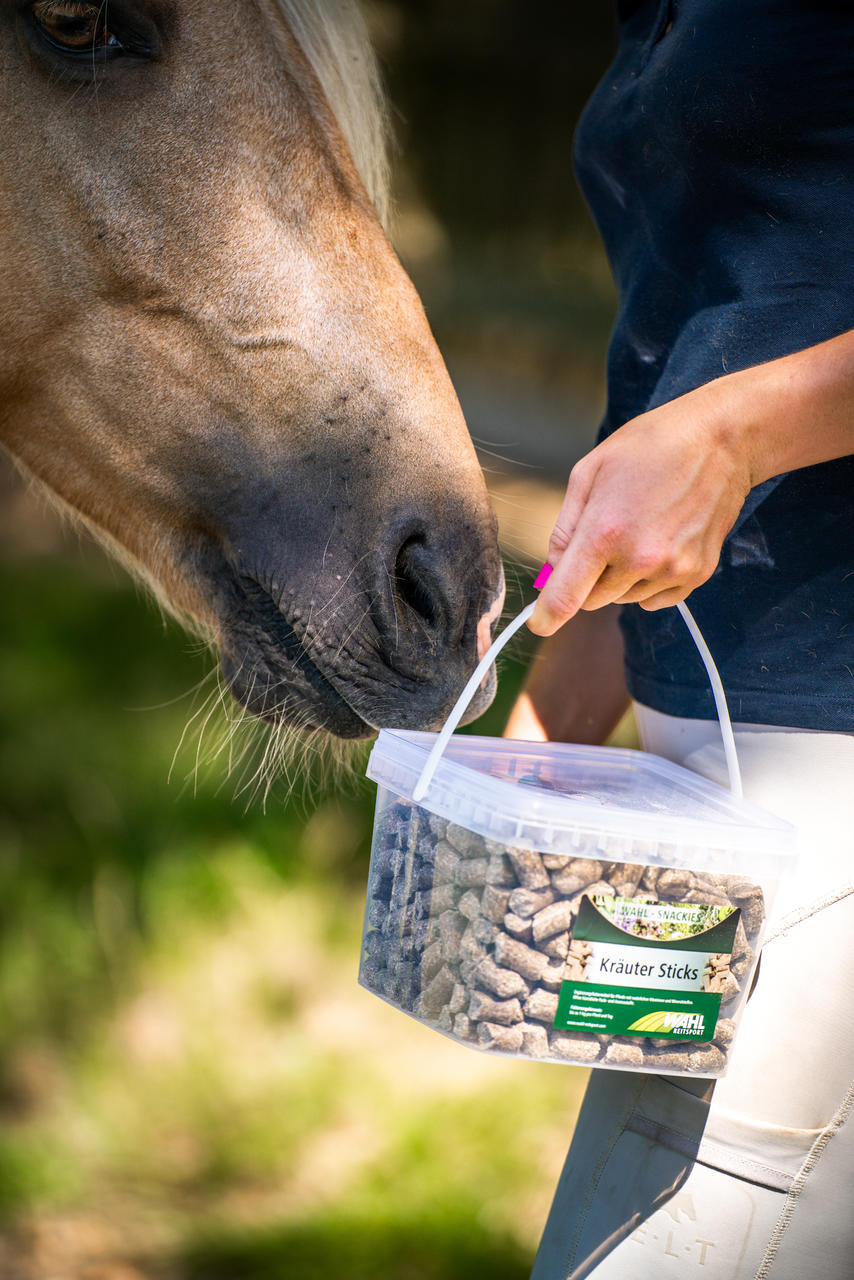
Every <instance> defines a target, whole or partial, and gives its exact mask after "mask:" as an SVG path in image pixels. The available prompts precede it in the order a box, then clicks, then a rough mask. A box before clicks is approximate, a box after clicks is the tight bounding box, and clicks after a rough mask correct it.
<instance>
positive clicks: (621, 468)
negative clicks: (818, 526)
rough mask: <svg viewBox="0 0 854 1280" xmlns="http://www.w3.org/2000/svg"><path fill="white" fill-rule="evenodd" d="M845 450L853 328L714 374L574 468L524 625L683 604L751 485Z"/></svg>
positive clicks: (853, 424)
mask: <svg viewBox="0 0 854 1280" xmlns="http://www.w3.org/2000/svg"><path fill="white" fill-rule="evenodd" d="M852 450H854V333H844V334H841V335H840V336H839V337H836V338H831V339H830V340H829V341H827V342H822V343H819V344H818V345H816V346H814V347H809V348H807V349H805V350H803V351H799V352H796V353H794V354H792V355H788V356H783V357H781V358H780V359H778V360H772V361H769V362H768V363H767V364H762V365H757V366H754V367H753V368H750V369H745V370H743V371H740V372H738V373H732V374H727V375H724V376H722V377H720V378H718V379H716V380H715V381H713V382H710V383H707V384H706V385H705V386H702V387H699V388H697V389H696V390H694V391H691V392H689V393H688V394H687V395H684V396H680V397H679V398H678V399H676V400H672V401H670V403H669V404H665V405H662V406H661V407H660V408H657V409H652V410H651V411H650V412H648V413H644V414H641V415H640V416H639V417H637V418H633V419H632V420H631V421H630V422H627V423H626V424H625V425H624V426H622V427H620V428H619V429H618V430H617V431H616V432H614V434H613V435H611V436H610V437H608V439H606V440H605V441H603V443H602V444H600V445H598V446H597V447H596V448H595V449H593V450H592V451H591V452H590V453H589V454H587V456H586V457H584V458H583V459H582V460H581V461H580V462H579V463H578V464H577V465H576V466H575V467H574V468H573V471H572V474H571V475H570V478H569V484H568V486H567V491H566V496H565V498H564V501H563V505H562V507H561V510H560V513H559V515H558V519H557V522H556V524H555V528H554V531H553V533H552V537H551V540H550V543H549V551H548V561H549V563H550V564H552V565H554V572H553V573H552V575H551V577H550V578H549V581H548V583H547V584H546V586H545V587H544V588H543V590H542V592H541V593H540V596H539V598H538V601H537V607H536V609H535V611H534V614H533V616H532V618H531V620H530V624H529V625H530V627H531V630H532V631H534V632H536V634H538V635H543V636H546V635H552V634H553V633H554V632H555V631H557V629H558V628H559V627H561V626H563V625H564V623H566V622H568V621H569V619H571V618H573V617H574V616H575V615H576V614H577V613H578V611H579V610H591V609H599V608H602V607H603V606H604V605H608V604H613V603H618V604H629V603H635V604H639V605H641V607H642V608H645V609H662V608H666V607H667V606H669V605H673V604H676V603H677V601H680V600H684V599H685V597H686V596H687V595H689V593H690V592H691V591H693V590H694V589H695V588H696V587H698V586H700V585H701V584H702V583H703V582H705V581H706V580H707V579H708V578H709V577H711V575H712V573H713V572H714V570H715V566H716V565H717V563H718V559H719V557H720V552H721V546H722V544H723V541H724V538H725V537H726V535H727V533H728V532H729V530H730V529H731V528H732V526H733V524H734V523H735V520H736V518H737V516H738V513H739V511H740V510H741V507H742V505H743V503H744V499H745V498H746V496H747V494H748V492H749V490H750V489H752V488H753V487H754V486H755V485H758V484H760V483H761V482H762V481H764V480H768V479H770V478H771V477H772V476H776V475H780V474H781V473H783V472H785V471H792V470H795V469H797V468H800V467H806V466H811V465H813V464H815V463H819V462H826V461H829V460H830V459H832V458H839V457H843V456H845V455H847V454H850V453H851V452H852Z"/></svg>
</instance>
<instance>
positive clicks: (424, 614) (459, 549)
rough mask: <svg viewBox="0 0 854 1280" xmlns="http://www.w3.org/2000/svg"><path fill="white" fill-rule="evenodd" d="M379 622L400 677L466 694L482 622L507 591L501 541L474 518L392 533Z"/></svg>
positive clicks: (388, 540) (383, 570) (380, 591)
mask: <svg viewBox="0 0 854 1280" xmlns="http://www.w3.org/2000/svg"><path fill="white" fill-rule="evenodd" d="M381 560H382V567H381V574H382V576H383V578H384V582H382V581H381V582H380V583H378V584H377V585H378V590H377V593H376V596H375V600H376V602H377V604H378V608H377V610H376V611H375V622H376V624H377V630H378V632H379V638H380V644H381V646H382V650H383V656H384V658H385V660H386V662H387V664H388V666H389V667H390V668H392V670H394V671H395V672H396V673H397V674H398V675H400V676H403V677H406V678H408V679H410V680H415V681H417V682H418V683H419V684H426V683H429V684H431V685H432V686H433V691H434V694H435V695H437V696H438V697H439V698H440V700H441V699H442V694H441V692H440V690H441V689H442V687H443V686H445V685H447V686H448V690H447V691H446V694H447V693H449V692H450V690H452V689H455V690H456V692H459V689H460V688H461V687H462V684H464V683H465V679H466V676H467V673H468V670H469V669H470V668H473V666H474V663H475V662H476V661H477V648H478V624H479V622H480V621H481V619H482V617H483V616H484V615H485V613H486V611H487V610H488V609H489V607H490V606H491V605H492V603H493V601H494V599H495V597H496V595H497V594H498V591H499V590H500V576H501V575H500V563H499V562H498V559H497V552H496V549H495V547H494V542H493V539H492V538H491V537H490V536H489V533H488V532H487V531H486V530H484V531H482V532H478V530H477V528H476V527H475V526H474V525H472V524H470V523H468V522H465V521H464V522H460V523H459V524H454V523H453V522H451V523H450V524H449V525H448V526H447V527H442V528H439V529H436V530H427V529H425V528H424V527H422V526H418V527H416V528H414V529H413V528H409V529H406V530H405V531H404V532H402V533H401V532H400V531H399V530H398V532H397V533H396V534H395V533H393V532H389V534H388V536H387V538H386V540H385V545H384V546H383V547H382V549H381Z"/></svg>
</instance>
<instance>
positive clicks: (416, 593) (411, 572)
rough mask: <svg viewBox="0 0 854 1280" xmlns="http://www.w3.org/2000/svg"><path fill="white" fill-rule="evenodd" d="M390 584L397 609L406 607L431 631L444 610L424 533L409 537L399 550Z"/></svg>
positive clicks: (437, 623)
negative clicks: (402, 606)
mask: <svg viewBox="0 0 854 1280" xmlns="http://www.w3.org/2000/svg"><path fill="white" fill-rule="evenodd" d="M393 584H394V597H395V606H396V607H399V606H400V605H401V604H403V605H406V606H408V607H409V608H410V609H412V611H413V612H414V613H417V614H418V616H419V617H420V618H422V619H423V620H424V622H426V623H427V625H428V627H430V628H431V629H434V628H436V627H438V626H439V625H440V624H441V623H442V620H443V615H444V613H445V610H444V608H443V601H442V598H441V594H440V591H439V587H438V584H437V583H436V582H435V580H434V575H433V573H432V572H431V569H430V553H429V551H428V550H427V547H426V539H425V537H424V535H423V534H421V533H416V534H412V536H411V537H408V538H407V539H406V541H405V542H404V543H403V545H402V546H401V547H400V549H399V550H398V553H397V557H396V558H395V562H394V579H393Z"/></svg>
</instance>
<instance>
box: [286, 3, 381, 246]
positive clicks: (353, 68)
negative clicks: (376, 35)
mask: <svg viewBox="0 0 854 1280" xmlns="http://www.w3.org/2000/svg"><path fill="white" fill-rule="evenodd" d="M278 4H279V7H280V9H281V11H282V14H283V16H284V18H285V21H286V22H287V24H288V26H289V27H290V29H291V31H292V32H293V34H294V35H295V37H296V38H297V40H298V41H299V43H300V45H301V46H302V50H303V52H304V53H305V55H306V57H307V58H308V61H309V63H310V64H311V66H312V68H313V70H314V73H315V75H316V76H317V78H318V80H319V81H320V84H321V87H322V88H323V91H324V93H325V94H326V97H327V100H328V102H329V105H330V107H331V108H332V111H333V112H334V114H335V117H336V119H337V120H338V124H339V125H340V127H341V132H342V133H343V134H344V137H345V138H346V140H347V145H348V146H349V148H350V153H351V155H352V157H353V162H354V163H355V165H356V168H357V169H358V171H359V174H360V176H361V179H362V181H363V183H364V184H365V189H366V191H367V193H368V195H369V196H370V198H371V200H372V202H373V204H374V208H375V209H376V211H377V213H378V214H379V217H380V220H381V221H382V223H383V225H386V224H387V220H388V212H389V165H388V111H387V108H386V100H385V94H384V93H383V88H382V83H381V80H380V73H379V67H378V65H377V60H376V56H375V54H374V51H373V48H372V46H371V42H370V39H369V37H368V32H367V28H366V26H365V21H364V18H363V17H362V14H361V11H360V9H359V6H358V3H357V2H356V0H278Z"/></svg>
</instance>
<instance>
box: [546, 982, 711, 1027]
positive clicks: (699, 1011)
mask: <svg viewBox="0 0 854 1280" xmlns="http://www.w3.org/2000/svg"><path fill="white" fill-rule="evenodd" d="M720 1007H721V997H720V996H719V995H717V994H715V993H713V992H708V991H684V992H682V991H679V992H667V991H662V990H661V989H660V988H657V987H617V986H613V987H611V986H602V985H599V984H598V983H594V982H564V984H563V986H562V987H561V992H560V999H559V1000H558V1006H557V1014H556V1015H555V1021H554V1025H555V1026H556V1027H557V1028H559V1029H560V1030H561V1031H592V1032H599V1033H600V1034H601V1033H604V1034H605V1035H609V1036H625V1035H629V1036H655V1037H656V1038H661V1039H674V1040H710V1039H711V1038H712V1036H713V1035H714V1032H715V1024H716V1022H717V1020H718V1013H719V1012H720Z"/></svg>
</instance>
